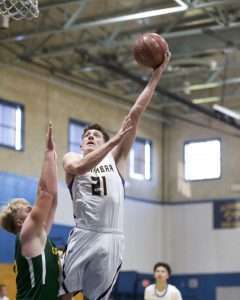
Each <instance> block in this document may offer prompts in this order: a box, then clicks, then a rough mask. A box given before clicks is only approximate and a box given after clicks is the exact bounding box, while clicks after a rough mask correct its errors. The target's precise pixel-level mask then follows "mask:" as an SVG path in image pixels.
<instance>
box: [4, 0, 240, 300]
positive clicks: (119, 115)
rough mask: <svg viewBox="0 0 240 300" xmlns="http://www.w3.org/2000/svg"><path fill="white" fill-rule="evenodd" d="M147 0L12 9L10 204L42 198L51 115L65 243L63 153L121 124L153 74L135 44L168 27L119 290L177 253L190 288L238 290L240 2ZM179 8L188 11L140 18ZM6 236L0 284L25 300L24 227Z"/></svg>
mask: <svg viewBox="0 0 240 300" xmlns="http://www.w3.org/2000/svg"><path fill="white" fill-rule="evenodd" d="M137 2H138V3H136V1H130V0H129V1H121V3H119V1H111V3H110V1H94V0H92V1H90V0H88V1H63V0H61V1H60V0H58V1H54V3H53V2H52V1H41V2H40V3H39V8H40V14H39V17H38V18H37V19H34V20H31V21H29V20H19V21H15V20H9V24H8V25H7V26H5V27H7V28H4V29H2V30H1V31H0V144H1V145H0V178H1V184H0V195H1V196H0V205H3V204H5V203H6V202H7V201H8V200H9V199H10V198H12V197H19V196H21V197H25V198H27V199H28V200H30V201H31V202H33V201H34V199H35V197H36V188H37V182H38V176H39V174H40V170H41V164H42V159H43V150H44V147H45V145H44V143H45V133H46V129H47V123H48V120H51V121H52V122H53V127H54V139H55V143H56V147H57V153H58V170H59V205H58V210H57V213H56V218H55V223H54V227H53V230H52V231H51V237H52V238H53V239H54V241H55V243H56V244H57V245H58V246H62V245H64V244H65V243H66V239H67V235H68V232H69V230H70V228H71V227H72V226H73V217H72V208H71V199H70V196H69V193H68V190H67V187H66V185H65V183H64V172H63V168H62V163H61V160H62V157H63V155H64V153H66V152H67V151H69V150H77V151H78V149H79V143H80V139H81V130H82V126H84V125H85V124H88V123H92V122H98V123H100V124H102V125H103V126H104V127H105V128H106V129H107V130H108V131H109V132H110V133H114V132H116V131H117V130H118V127H119V125H120V124H121V121H122V119H123V117H124V116H125V114H126V113H127V111H128V110H129V108H130V107H131V105H132V103H133V101H134V100H135V99H136V97H137V96H138V94H139V93H140V92H141V90H142V89H143V85H144V84H145V82H146V80H147V78H148V77H149V76H150V74H151V70H150V69H146V68H143V67H141V66H139V65H137V64H136V62H135V61H134V58H133V55H132V45H133V43H134V40H135V39H136V38H137V36H139V34H141V33H143V32H146V31H151V32H157V33H159V34H161V35H162V36H163V37H165V39H166V40H167V42H168V43H169V48H170V50H171V53H172V58H171V62H170V65H169V67H168V69H167V70H166V71H165V73H164V74H163V77H162V79H161V81H160V83H159V86H158V89H157V91H156V93H155V94H154V97H153V99H152V102H151V104H150V106H149V108H148V109H147V111H146V113H145V114H144V116H143V117H142V119H141V122H140V126H139V130H138V133H137V139H136V143H135V145H134V147H133V151H132V152H131V155H130V157H129V161H128V169H127V176H126V200H125V235H126V249H125V257H124V263H123V268H122V272H121V274H120V277H119V280H118V282H117V284H116V287H115V290H114V292H113V298H114V299H115V298H116V299H123V300H125V299H142V298H143V291H144V285H145V284H146V283H147V282H148V281H149V282H151V281H153V278H152V267H153V265H154V264H155V263H156V262H157V261H166V262H168V263H169V264H170V265H171V266H172V269H173V276H172V277H171V282H172V283H173V284H175V285H176V286H177V287H178V288H179V289H180V290H181V292H182V294H183V298H184V299H186V300H205V299H209V300H232V299H234V300H238V299H239V294H240V262H239V258H238V257H239V255H238V254H239V249H240V229H239V228H240V213H239V211H240V168H239V149H240V133H239V127H240V123H239V119H240V115H239V113H238V111H239V110H240V105H239V101H240V98H239V95H240V94H239V92H240V89H239V85H238V83H239V81H240V55H239V46H240V34H239V27H240V23H239V18H240V14H239V12H240V3H239V1H231V0H229V1H162V0H161V1H137ZM184 5H185V6H184ZM169 6H170V7H171V8H173V7H178V6H179V7H182V10H179V11H176V12H174V11H173V12H171V13H169V14H160V13H159V15H158V16H151V15H149V14H148V15H146V16H141V17H137V16H136V15H135V14H137V13H139V12H151V11H157V10H158V11H160V10H162V11H163V10H164V9H166V8H169ZM123 15H124V16H127V19H126V20H125V21H122V19H121V17H122V16H123ZM134 15H135V16H134ZM4 24H6V23H4ZM214 104H217V105H218V107H216V106H215V108H213V105H214ZM217 108H218V109H219V108H220V109H223V110H221V111H219V110H217ZM0 240H1V242H0V263H1V265H0V268H1V272H0V281H1V282H3V283H6V284H7V285H8V286H10V293H11V294H10V296H11V297H10V299H14V293H15V282H14V274H13V272H12V264H13V256H14V236H12V235H10V234H7V233H5V232H4V231H3V230H0Z"/></svg>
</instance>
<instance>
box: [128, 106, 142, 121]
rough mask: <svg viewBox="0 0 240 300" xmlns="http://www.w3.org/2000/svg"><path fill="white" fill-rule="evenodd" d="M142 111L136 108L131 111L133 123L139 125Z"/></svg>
mask: <svg viewBox="0 0 240 300" xmlns="http://www.w3.org/2000/svg"><path fill="white" fill-rule="evenodd" d="M141 113H142V110H141V108H140V107H134V108H132V109H131V111H130V113H129V117H130V119H131V121H132V123H133V124H134V123H137V122H138V121H139V119H140V116H141Z"/></svg>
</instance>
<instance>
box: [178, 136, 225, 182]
mask: <svg viewBox="0 0 240 300" xmlns="http://www.w3.org/2000/svg"><path fill="white" fill-rule="evenodd" d="M213 141H219V143H220V159H219V161H220V174H219V177H214V178H201V179H186V176H185V164H186V161H185V146H186V145H187V144H192V143H195V144H197V143H204V142H213ZM183 176H184V180H185V181H186V182H197V181H207V180H220V179H221V178H222V141H221V139H220V138H207V139H199V140H188V141H185V142H184V145H183Z"/></svg>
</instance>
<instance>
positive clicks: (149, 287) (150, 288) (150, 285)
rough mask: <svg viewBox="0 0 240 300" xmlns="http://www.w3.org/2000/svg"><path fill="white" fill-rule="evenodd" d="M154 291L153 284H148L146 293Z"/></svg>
mask: <svg viewBox="0 0 240 300" xmlns="http://www.w3.org/2000/svg"><path fill="white" fill-rule="evenodd" d="M154 289H155V284H149V285H148V286H147V287H146V288H145V290H146V291H152V290H154Z"/></svg>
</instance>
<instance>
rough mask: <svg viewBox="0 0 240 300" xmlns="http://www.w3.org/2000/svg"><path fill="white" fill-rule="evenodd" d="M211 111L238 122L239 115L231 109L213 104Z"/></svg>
mask: <svg viewBox="0 0 240 300" xmlns="http://www.w3.org/2000/svg"><path fill="white" fill-rule="evenodd" d="M213 109H214V110H216V111H218V112H220V113H222V114H224V115H227V116H228V117H231V118H233V119H236V120H240V114H239V113H238V112H235V111H234V110H232V109H229V108H226V107H223V106H221V105H218V104H214V105H213Z"/></svg>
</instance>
